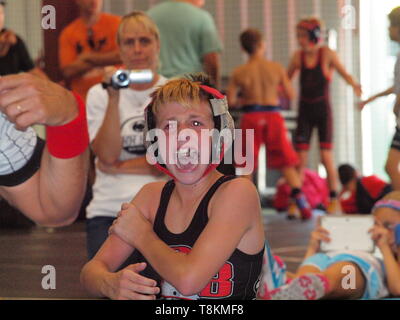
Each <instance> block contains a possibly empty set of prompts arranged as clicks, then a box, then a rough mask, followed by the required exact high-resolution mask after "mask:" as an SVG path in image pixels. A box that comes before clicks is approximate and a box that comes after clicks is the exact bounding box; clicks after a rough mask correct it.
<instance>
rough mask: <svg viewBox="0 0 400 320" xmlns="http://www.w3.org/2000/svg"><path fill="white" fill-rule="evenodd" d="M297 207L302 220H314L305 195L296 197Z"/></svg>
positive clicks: (301, 194)
mask: <svg viewBox="0 0 400 320" xmlns="http://www.w3.org/2000/svg"><path fill="white" fill-rule="evenodd" d="M294 199H295V201H296V205H297V207H298V208H299V210H300V214H301V218H302V219H303V220H308V219H311V218H312V211H311V207H310V205H309V204H308V201H307V199H306V197H305V196H304V194H303V193H299V194H298V195H296V196H295V198H294Z"/></svg>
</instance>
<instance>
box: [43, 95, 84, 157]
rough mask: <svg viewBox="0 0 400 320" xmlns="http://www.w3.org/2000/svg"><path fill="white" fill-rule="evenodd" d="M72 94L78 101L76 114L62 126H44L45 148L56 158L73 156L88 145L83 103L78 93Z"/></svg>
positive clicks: (81, 151)
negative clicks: (77, 112)
mask: <svg viewBox="0 0 400 320" xmlns="http://www.w3.org/2000/svg"><path fill="white" fill-rule="evenodd" d="M73 94H74V96H75V99H76V101H77V103H78V111H79V114H78V116H77V117H76V118H75V119H74V120H72V121H71V122H69V123H67V124H64V125H62V126H47V127H46V140H47V148H48V150H49V152H50V154H51V155H52V156H54V157H56V158H61V159H69V158H74V157H76V156H78V155H80V154H81V153H83V152H84V151H85V150H86V148H87V147H88V145H89V132H88V125H87V120H86V110H85V104H84V103H83V100H82V98H81V97H80V96H79V95H77V94H76V93H73Z"/></svg>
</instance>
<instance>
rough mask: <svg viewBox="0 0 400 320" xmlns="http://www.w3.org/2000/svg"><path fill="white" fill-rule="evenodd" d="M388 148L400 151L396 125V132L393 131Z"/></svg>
mask: <svg viewBox="0 0 400 320" xmlns="http://www.w3.org/2000/svg"><path fill="white" fill-rule="evenodd" d="M390 148H391V149H395V150H399V151H400V128H399V127H396V132H395V133H394V136H393V140H392V145H391V146H390Z"/></svg>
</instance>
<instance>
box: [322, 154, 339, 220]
mask: <svg viewBox="0 0 400 320" xmlns="http://www.w3.org/2000/svg"><path fill="white" fill-rule="evenodd" d="M320 155H321V162H322V164H323V165H324V167H325V170H326V175H327V182H328V187H329V192H330V193H331V195H330V201H329V205H328V208H327V212H328V213H338V212H340V205H339V200H338V199H337V190H338V189H337V188H338V180H339V177H338V173H337V169H336V166H335V161H334V160H333V152H332V150H326V149H322V150H321V151H320ZM332 193H333V194H334V196H332Z"/></svg>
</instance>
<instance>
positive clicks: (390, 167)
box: [385, 148, 400, 190]
mask: <svg viewBox="0 0 400 320" xmlns="http://www.w3.org/2000/svg"><path fill="white" fill-rule="evenodd" d="M399 164H400V151H399V150H396V149H393V148H391V149H390V150H389V154H388V158H387V160H386V165H385V170H386V172H387V174H388V175H389V177H390V180H391V183H392V187H393V189H394V190H400V169H399Z"/></svg>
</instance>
